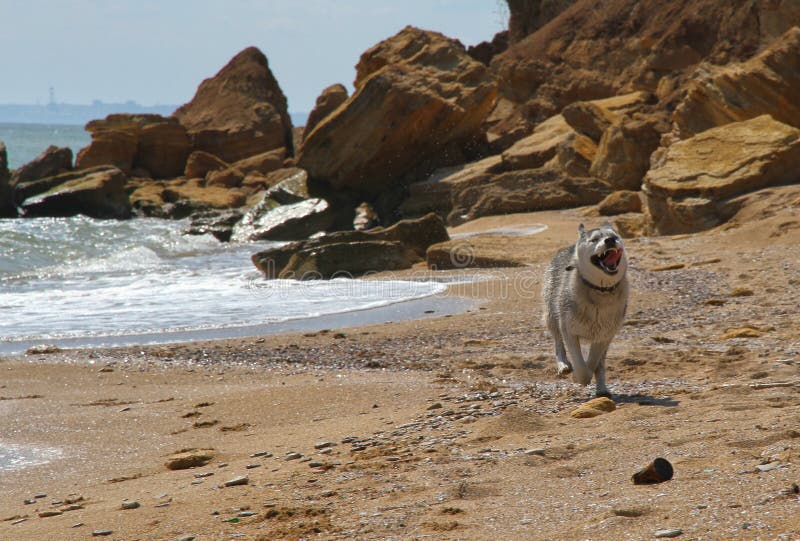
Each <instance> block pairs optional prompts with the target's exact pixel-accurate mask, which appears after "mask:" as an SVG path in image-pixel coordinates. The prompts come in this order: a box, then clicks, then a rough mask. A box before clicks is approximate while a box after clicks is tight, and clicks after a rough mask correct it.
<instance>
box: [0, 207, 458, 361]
mask: <svg viewBox="0 0 800 541" xmlns="http://www.w3.org/2000/svg"><path fill="white" fill-rule="evenodd" d="M186 225H187V224H186V222H175V221H167V220H157V219H134V220H128V221H113V220H111V221H101V220H93V219H91V218H86V217H81V216H79V217H74V218H35V219H5V220H0V311H1V312H2V314H3V317H2V318H1V319H0V354H14V353H21V352H24V351H25V350H26V349H27V348H28V347H30V346H31V345H35V344H40V343H48V344H55V345H59V346H61V347H75V346H105V345H120V344H133V343H156V342H170V341H181V340H190V339H200V338H221V337H226V336H247V335H254V334H261V333H262V332H269V327H270V326H272V325H276V324H281V323H285V322H287V321H295V320H301V319H306V318H314V317H319V316H329V317H333V318H336V317H338V316H337V314H341V315H344V314H347V313H349V312H353V311H361V310H365V309H371V308H378V307H385V306H389V305H393V304H395V303H403V301H407V300H411V299H419V298H424V297H428V296H431V295H436V294H438V293H441V292H442V291H444V289H445V288H446V287H447V285H446V284H442V283H434V282H432V281H425V280H419V281H411V280H408V281H404V280H395V281H379V280H358V279H344V278H343V279H336V280H331V281H308V282H299V281H294V280H265V279H263V277H262V276H261V274H260V272H258V271H257V270H256V269H255V267H254V266H253V265H252V263H251V261H250V256H251V255H252V254H253V253H254V252H256V251H258V250H260V249H263V248H264V247H266V246H269V245H270V243H253V244H223V243H220V242H218V241H217V240H216V239H214V238H213V237H211V236H209V235H204V236H188V235H183V234H182V233H181V231H182V229H183V228H185V227H186ZM334 323H335V321H334Z"/></svg>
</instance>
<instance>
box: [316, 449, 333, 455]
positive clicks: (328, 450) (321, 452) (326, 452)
mask: <svg viewBox="0 0 800 541" xmlns="http://www.w3.org/2000/svg"><path fill="white" fill-rule="evenodd" d="M332 452H333V449H331V448H330V447H329V448H327V449H323V450H322V451H320V452H319V454H321V455H329V454H331V453H332Z"/></svg>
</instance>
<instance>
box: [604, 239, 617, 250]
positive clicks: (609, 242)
mask: <svg viewBox="0 0 800 541" xmlns="http://www.w3.org/2000/svg"><path fill="white" fill-rule="evenodd" d="M604 242H605V244H606V246H608V247H609V248H613V247H614V246H616V245H617V239H615V238H614V237H606V240H605V241H604Z"/></svg>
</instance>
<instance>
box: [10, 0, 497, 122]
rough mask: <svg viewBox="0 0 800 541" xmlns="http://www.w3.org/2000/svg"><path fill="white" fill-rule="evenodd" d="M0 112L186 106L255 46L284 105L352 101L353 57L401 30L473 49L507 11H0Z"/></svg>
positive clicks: (289, 2)
mask: <svg viewBox="0 0 800 541" xmlns="http://www.w3.org/2000/svg"><path fill="white" fill-rule="evenodd" d="M0 22H2V28H1V29H0V51H3V53H2V56H0V80H2V84H0V103H29V104H31V103H47V101H48V91H49V88H50V87H51V86H52V87H53V88H54V90H55V97H56V100H57V101H58V102H63V103H89V102H91V101H92V100H93V99H100V100H102V101H105V102H122V101H127V100H135V101H137V102H139V103H141V104H143V105H155V104H177V105H180V104H182V103H185V102H186V101H189V100H190V99H191V98H192V96H193V95H194V92H195V90H196V89H197V85H199V84H200V82H201V81H202V80H203V79H205V78H207V77H210V76H212V75H214V74H215V73H216V72H217V71H219V69H220V68H221V67H222V66H224V65H225V64H226V63H227V62H228V60H230V59H231V57H233V56H234V55H235V54H236V53H237V52H239V51H240V50H242V49H244V48H245V47H247V46H250V45H255V46H256V47H258V48H259V49H261V50H262V51H263V52H264V54H266V55H267V58H268V59H269V64H270V68H271V69H272V72H273V73H274V74H275V77H276V78H277V79H278V82H279V83H280V85H281V88H282V89H283V91H284V93H285V94H286V96H287V98H288V99H289V110H290V111H293V112H300V111H309V110H310V109H311V108H312V107H313V105H314V101H315V100H316V98H317V96H318V95H319V93H320V91H321V90H322V89H323V88H325V87H326V86H328V85H331V84H333V83H342V84H344V85H345V86H347V87H348V89H349V90H350V91H352V82H353V79H354V78H355V65H356V63H357V62H358V58H359V56H360V54H361V53H362V52H363V51H365V50H366V49H367V48H369V47H371V46H372V45H374V44H375V43H377V42H379V41H381V40H382V39H384V38H387V37H389V36H391V35H393V34H395V33H396V32H397V31H399V30H400V29H402V28H403V27H404V26H405V25H407V24H412V25H414V26H418V27H421V28H425V29H429V30H436V31H439V32H442V33H443V34H445V35H447V36H450V37H453V38H457V39H460V40H461V42H462V43H464V44H465V45H474V44H476V43H479V42H481V41H484V40H489V39H491V38H492V36H493V35H494V34H495V33H496V32H498V31H500V30H502V29H503V28H504V27H505V26H506V24H507V8H506V4H505V1H504V0H391V1H389V0H385V1H381V0H0Z"/></svg>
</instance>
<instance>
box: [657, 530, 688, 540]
mask: <svg viewBox="0 0 800 541" xmlns="http://www.w3.org/2000/svg"><path fill="white" fill-rule="evenodd" d="M682 533H683V530H681V529H680V528H671V529H669V530H656V533H655V536H656V537H657V538H659V539H666V538H670V537H678V536H679V535H681V534H682Z"/></svg>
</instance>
